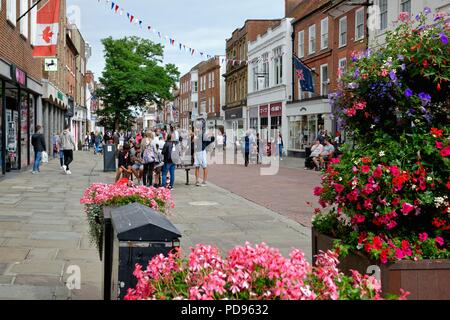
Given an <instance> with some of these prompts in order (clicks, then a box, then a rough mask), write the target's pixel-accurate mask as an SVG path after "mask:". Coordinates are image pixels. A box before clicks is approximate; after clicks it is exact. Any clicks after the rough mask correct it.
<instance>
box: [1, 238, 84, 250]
mask: <svg viewBox="0 0 450 320" xmlns="http://www.w3.org/2000/svg"><path fill="white" fill-rule="evenodd" d="M2 246H3V247H16V248H17V247H22V248H23V247H25V248H52V247H53V248H77V247H78V241H76V240H57V241H55V240H32V239H12V238H11V239H7V240H6V241H5V242H4V243H3V244H2Z"/></svg>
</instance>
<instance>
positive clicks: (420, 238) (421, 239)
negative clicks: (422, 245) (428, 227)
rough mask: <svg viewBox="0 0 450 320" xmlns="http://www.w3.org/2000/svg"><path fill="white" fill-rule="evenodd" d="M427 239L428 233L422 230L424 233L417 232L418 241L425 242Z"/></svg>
mask: <svg viewBox="0 0 450 320" xmlns="http://www.w3.org/2000/svg"><path fill="white" fill-rule="evenodd" d="M427 239H428V233H426V232H424V233H420V234H419V241H420V242H425V241H427Z"/></svg>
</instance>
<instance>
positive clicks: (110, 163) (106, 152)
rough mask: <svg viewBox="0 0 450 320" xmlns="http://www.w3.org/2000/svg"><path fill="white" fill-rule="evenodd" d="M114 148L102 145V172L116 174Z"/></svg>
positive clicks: (111, 145) (112, 145) (110, 145)
mask: <svg viewBox="0 0 450 320" xmlns="http://www.w3.org/2000/svg"><path fill="white" fill-rule="evenodd" d="M116 170H117V165H116V146H115V145H114V144H105V145H103V171H104V172H116Z"/></svg>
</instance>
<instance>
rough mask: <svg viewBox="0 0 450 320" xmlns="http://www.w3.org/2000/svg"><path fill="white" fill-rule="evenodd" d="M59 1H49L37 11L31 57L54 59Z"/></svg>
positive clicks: (59, 8)
mask: <svg viewBox="0 0 450 320" xmlns="http://www.w3.org/2000/svg"><path fill="white" fill-rule="evenodd" d="M60 10H61V3H60V0H49V1H48V2H47V3H46V4H45V5H43V6H42V7H41V8H40V9H39V10H38V11H37V21H36V22H37V27H36V29H37V30H36V38H35V44H34V47H33V57H55V56H56V45H57V43H58V32H59V15H60Z"/></svg>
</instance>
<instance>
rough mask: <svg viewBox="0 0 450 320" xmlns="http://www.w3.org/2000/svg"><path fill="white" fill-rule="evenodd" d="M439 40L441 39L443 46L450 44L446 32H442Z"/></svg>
mask: <svg viewBox="0 0 450 320" xmlns="http://www.w3.org/2000/svg"><path fill="white" fill-rule="evenodd" d="M439 38H440V39H441V42H442V44H444V45H447V44H448V37H447V35H446V34H445V33H444V32H441V33H440V34H439Z"/></svg>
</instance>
